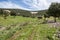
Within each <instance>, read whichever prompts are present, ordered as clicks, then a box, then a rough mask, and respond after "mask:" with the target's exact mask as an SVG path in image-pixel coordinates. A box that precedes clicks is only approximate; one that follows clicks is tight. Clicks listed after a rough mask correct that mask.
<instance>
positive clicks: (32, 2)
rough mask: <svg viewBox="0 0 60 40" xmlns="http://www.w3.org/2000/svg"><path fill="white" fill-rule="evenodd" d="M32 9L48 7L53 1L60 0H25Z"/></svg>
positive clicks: (57, 0) (59, 0) (58, 0)
mask: <svg viewBox="0 0 60 40" xmlns="http://www.w3.org/2000/svg"><path fill="white" fill-rule="evenodd" d="M23 2H24V3H25V4H27V5H29V6H30V8H31V9H37V10H41V9H48V7H49V5H50V4H51V2H60V0H23Z"/></svg>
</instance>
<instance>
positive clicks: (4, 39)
mask: <svg viewBox="0 0 60 40" xmlns="http://www.w3.org/2000/svg"><path fill="white" fill-rule="evenodd" d="M42 21H43V20H42V19H41V20H38V19H37V18H26V17H20V16H16V17H15V18H13V17H7V19H3V18H2V17H0V25H2V27H5V29H4V30H1V31H0V40H48V38H47V36H49V37H52V35H53V34H54V33H55V31H56V28H51V27H50V26H49V25H48V24H40V22H42ZM26 22H27V24H26V25H21V24H23V23H26ZM11 24H13V25H12V26H10V25H11ZM14 25H15V26H14Z"/></svg>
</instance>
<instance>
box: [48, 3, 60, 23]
mask: <svg viewBox="0 0 60 40" xmlns="http://www.w3.org/2000/svg"><path fill="white" fill-rule="evenodd" d="M47 14H48V15H49V16H53V17H54V21H55V22H56V17H60V3H51V5H50V7H49V9H48V11H47Z"/></svg>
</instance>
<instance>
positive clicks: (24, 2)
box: [0, 0, 60, 11]
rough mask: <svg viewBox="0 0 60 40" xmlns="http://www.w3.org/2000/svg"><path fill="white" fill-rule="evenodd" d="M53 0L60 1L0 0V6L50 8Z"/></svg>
mask: <svg viewBox="0 0 60 40" xmlns="http://www.w3.org/2000/svg"><path fill="white" fill-rule="evenodd" d="M51 2H59V3H60V0H0V8H18V9H24V10H32V11H34V10H44V9H48V8H49V6H50V4H51Z"/></svg>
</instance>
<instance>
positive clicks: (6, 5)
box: [0, 1, 30, 10]
mask: <svg viewBox="0 0 60 40" xmlns="http://www.w3.org/2000/svg"><path fill="white" fill-rule="evenodd" d="M0 8H19V9H25V10H30V9H27V8H24V7H21V6H20V5H17V4H15V3H12V2H10V1H9V2H6V1H3V2H0Z"/></svg>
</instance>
